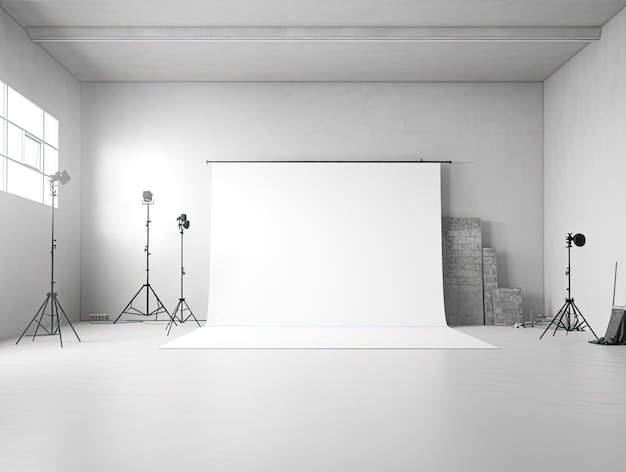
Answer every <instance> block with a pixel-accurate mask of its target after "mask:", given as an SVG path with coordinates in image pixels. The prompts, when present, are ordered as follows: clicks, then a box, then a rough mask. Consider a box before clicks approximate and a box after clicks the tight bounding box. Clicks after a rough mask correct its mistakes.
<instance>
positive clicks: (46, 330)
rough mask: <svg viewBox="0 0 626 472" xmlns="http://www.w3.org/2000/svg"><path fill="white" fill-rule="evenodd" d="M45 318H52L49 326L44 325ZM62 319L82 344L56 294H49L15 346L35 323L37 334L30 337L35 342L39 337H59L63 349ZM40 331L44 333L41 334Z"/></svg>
mask: <svg viewBox="0 0 626 472" xmlns="http://www.w3.org/2000/svg"><path fill="white" fill-rule="evenodd" d="M48 307H50V313H46V309H47V308H48ZM59 312H61V314H62V315H63V316H62V317H61V316H59ZM44 316H49V317H50V323H49V325H48V326H46V325H45V324H44V323H42V321H43V317H44ZM62 318H65V321H67V324H69V325H70V328H72V331H74V335H76V339H78V342H81V341H80V338H79V337H78V334H77V333H76V330H75V329H74V326H73V325H72V322H71V321H70V320H69V318H68V317H67V315H66V314H65V310H63V307H62V306H61V304H60V303H59V300H58V299H57V294H56V292H48V294H47V295H46V299H45V300H44V302H43V303H42V304H41V306H40V307H39V310H37V313H35V316H33V319H32V320H30V323H28V326H26V329H25V330H24V332H23V333H22V335H21V336H20V337H19V339H18V340H17V342H16V343H15V344H18V343H19V342H20V341H21V340H22V338H23V337H24V336H26V332H27V331H28V329H29V328H30V327H31V326H32V324H33V323H35V324H36V325H37V327H36V328H35V333H34V334H32V335H29V336H32V338H33V339H32V340H33V341H34V340H35V338H36V337H37V336H58V337H59V341H60V342H61V347H63V336H62V335H61V320H62ZM40 329H41V331H42V332H40Z"/></svg>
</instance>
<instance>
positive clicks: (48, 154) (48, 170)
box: [43, 145, 59, 193]
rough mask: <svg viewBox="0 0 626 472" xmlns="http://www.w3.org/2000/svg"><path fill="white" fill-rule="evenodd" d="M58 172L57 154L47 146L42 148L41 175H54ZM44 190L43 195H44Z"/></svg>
mask: <svg viewBox="0 0 626 472" xmlns="http://www.w3.org/2000/svg"><path fill="white" fill-rule="evenodd" d="M58 170H59V152H58V151H57V150H56V149H54V148H51V147H50V146H48V145H45V146H44V155H43V173H44V174H46V175H52V174H56V173H57V171H58ZM45 191H46V190H45V189H44V193H45Z"/></svg>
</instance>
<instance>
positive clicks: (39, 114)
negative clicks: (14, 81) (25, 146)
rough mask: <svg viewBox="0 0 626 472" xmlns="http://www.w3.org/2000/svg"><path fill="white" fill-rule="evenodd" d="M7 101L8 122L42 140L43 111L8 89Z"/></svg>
mask: <svg viewBox="0 0 626 472" xmlns="http://www.w3.org/2000/svg"><path fill="white" fill-rule="evenodd" d="M7 100H8V103H7V105H8V110H7V111H8V115H9V116H8V118H9V121H12V122H13V123H15V124H16V125H18V126H19V127H20V128H23V129H25V130H26V131H28V132H29V133H31V134H32V135H34V136H36V137H38V138H39V139H43V110H42V109H41V108H39V107H38V106H37V105H35V104H34V103H33V102H31V101H30V100H27V99H26V98H24V97H22V96H21V95H20V94H19V93H17V92H16V91H15V90H13V89H12V88H10V87H9V89H8V96H7Z"/></svg>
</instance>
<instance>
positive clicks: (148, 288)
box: [113, 190, 176, 324]
mask: <svg viewBox="0 0 626 472" xmlns="http://www.w3.org/2000/svg"><path fill="white" fill-rule="evenodd" d="M141 203H142V205H145V206H146V246H145V248H144V252H145V253H146V283H145V284H143V285H142V286H141V287H140V288H139V290H137V293H135V296H134V297H133V298H131V299H130V302H128V305H126V307H125V308H124V309H123V310H122V312H121V313H120V314H119V316H118V317H117V318H116V319H115V321H114V322H113V324H115V323H117V322H118V321H119V319H120V318H121V317H122V315H124V314H129V315H138V316H145V317H149V316H154V317H155V320H156V321H158V320H159V313H167V316H169V317H170V322H174V324H176V321H175V320H174V318H172V315H170V313H169V312H168V311H167V309H166V308H165V305H163V303H162V302H161V299H160V298H159V296H158V295H157V294H156V292H155V291H154V289H153V288H152V285H150V205H152V204H153V203H154V201H153V200H152V192H150V191H149V190H146V191H145V192H143V200H142V202H141ZM143 290H145V292H146V311H141V310H139V309H138V308H135V307H134V306H133V303H134V301H135V300H136V299H137V297H139V295H140V294H141V292H142V291H143ZM150 293H152V295H153V296H154V298H155V299H156V302H157V306H156V308H155V309H154V310H153V311H150ZM132 321H142V320H132Z"/></svg>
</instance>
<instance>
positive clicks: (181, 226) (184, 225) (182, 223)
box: [166, 213, 200, 336]
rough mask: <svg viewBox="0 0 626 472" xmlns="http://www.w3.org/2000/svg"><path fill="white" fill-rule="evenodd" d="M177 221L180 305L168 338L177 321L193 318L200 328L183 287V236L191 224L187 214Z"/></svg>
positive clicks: (170, 324) (173, 318) (173, 314)
mask: <svg viewBox="0 0 626 472" xmlns="http://www.w3.org/2000/svg"><path fill="white" fill-rule="evenodd" d="M176 221H178V230H179V231H180V298H179V299H178V304H177V305H176V308H174V311H173V312H172V317H171V320H170V322H169V323H168V324H167V326H166V329H167V335H168V336H169V335H170V331H171V329H172V325H175V324H176V321H179V322H180V323H184V322H185V321H187V320H188V319H189V318H193V319H194V321H195V322H196V324H197V325H198V327H200V322H199V321H198V319H197V318H196V315H194V314H193V311H191V308H189V305H188V304H187V300H185V295H184V287H183V281H184V277H185V266H184V264H183V253H184V250H183V246H184V238H183V236H184V235H185V230H186V229H188V228H189V225H190V222H189V220H188V219H187V213H181V214H180V216H179V217H178V218H176ZM185 311H188V312H189V314H188V315H185Z"/></svg>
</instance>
